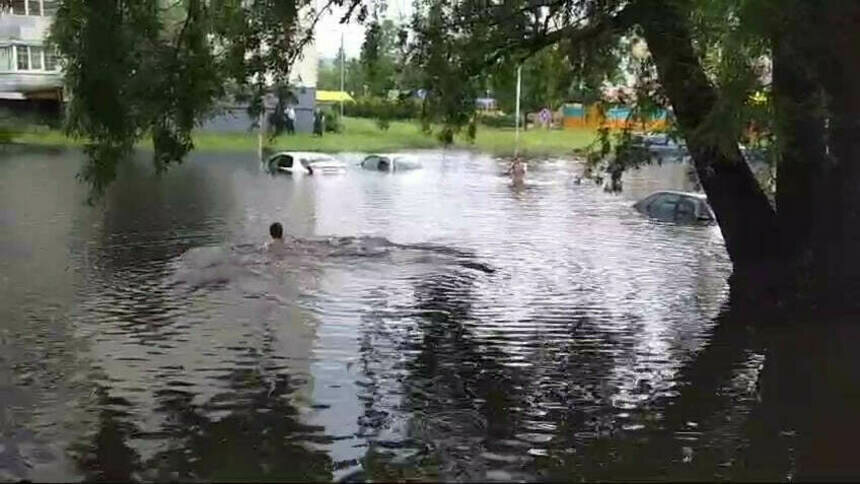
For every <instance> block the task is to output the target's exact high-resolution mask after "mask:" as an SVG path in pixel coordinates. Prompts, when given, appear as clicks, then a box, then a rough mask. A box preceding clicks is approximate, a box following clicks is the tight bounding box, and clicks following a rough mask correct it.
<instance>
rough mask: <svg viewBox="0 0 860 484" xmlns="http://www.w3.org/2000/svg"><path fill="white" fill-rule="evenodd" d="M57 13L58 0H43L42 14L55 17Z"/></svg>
mask: <svg viewBox="0 0 860 484" xmlns="http://www.w3.org/2000/svg"><path fill="white" fill-rule="evenodd" d="M56 14H57V0H42V15H44V16H46V17H53V16H54V15H56Z"/></svg>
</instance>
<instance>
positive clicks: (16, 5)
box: [12, 0, 27, 15]
mask: <svg viewBox="0 0 860 484" xmlns="http://www.w3.org/2000/svg"><path fill="white" fill-rule="evenodd" d="M12 13H13V14H15V15H27V0H12Z"/></svg>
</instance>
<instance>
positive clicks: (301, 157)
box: [266, 151, 346, 176]
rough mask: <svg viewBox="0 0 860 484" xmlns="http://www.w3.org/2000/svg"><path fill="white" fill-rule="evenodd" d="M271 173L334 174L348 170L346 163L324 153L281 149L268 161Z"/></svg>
mask: <svg viewBox="0 0 860 484" xmlns="http://www.w3.org/2000/svg"><path fill="white" fill-rule="evenodd" d="M266 166H267V168H268V170H269V172H270V173H287V174H290V175H297V176H298V175H315V174H322V175H334V174H339V173H343V172H345V171H346V165H345V164H344V163H343V162H341V161H338V160H337V159H336V158H334V157H332V156H330V155H326V154H323V153H312V152H298V151H281V152H279V153H275V154H274V155H272V156H270V157H269V159H268V160H267V161H266Z"/></svg>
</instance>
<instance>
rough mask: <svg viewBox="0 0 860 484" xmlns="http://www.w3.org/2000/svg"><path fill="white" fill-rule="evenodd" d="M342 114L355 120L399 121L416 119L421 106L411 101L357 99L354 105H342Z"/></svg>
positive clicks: (419, 113)
mask: <svg viewBox="0 0 860 484" xmlns="http://www.w3.org/2000/svg"><path fill="white" fill-rule="evenodd" d="M343 113H344V115H346V116H351V117H355V118H370V119H378V120H386V121H393V120H398V121H399V120H406V119H416V118H418V117H419V116H420V115H421V104H420V103H419V102H418V101H415V100H412V99H401V100H397V101H389V100H387V99H382V98H372V97H368V98H359V99H357V100H356V102H354V103H349V104H344V106H343Z"/></svg>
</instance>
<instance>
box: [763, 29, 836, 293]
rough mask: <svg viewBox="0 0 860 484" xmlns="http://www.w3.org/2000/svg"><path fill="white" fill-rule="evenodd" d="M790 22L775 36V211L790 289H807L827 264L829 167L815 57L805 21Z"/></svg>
mask: <svg viewBox="0 0 860 484" xmlns="http://www.w3.org/2000/svg"><path fill="white" fill-rule="evenodd" d="M800 20H801V19H799V18H789V19H788V22H787V28H786V29H785V30H784V31H782V32H777V33H775V34H774V37H775V38H774V43H773V101H774V107H775V110H776V132H777V137H778V138H777V139H778V149H779V160H778V162H779V164H778V165H777V182H776V209H777V218H778V222H779V229H780V242H781V250H782V257H783V258H784V259H785V261H786V264H787V266H788V268H789V270H790V272H791V274H792V276H793V277H792V279H793V282H794V284H793V286H794V287H795V288H796V289H797V290H799V291H803V290H809V289H813V290H814V286H817V285H818V284H817V283H816V280H817V279H821V278H820V277H819V276H817V275H816V272H818V271H820V270H821V268H822V265H826V248H825V244H824V242H825V241H827V240H829V239H830V238H831V237H832V228H833V227H834V226H835V224H834V221H833V217H832V215H833V213H832V211H831V210H829V209H828V207H829V206H830V204H831V203H832V200H830V198H831V194H832V189H831V188H832V182H833V178H832V166H831V160H830V157H829V156H828V154H827V145H826V142H825V140H826V125H827V116H826V114H825V101H824V93H823V90H822V87H821V84H820V83H819V80H818V79H817V76H816V74H815V67H814V65H815V60H814V57H815V54H814V50H813V49H812V47H811V46H809V45H805V41H806V39H809V38H810V37H809V36H810V35H812V33H811V32H807V31H805V30H806V28H807V26H806V25H804V24H805V23H806V22H805V21H806V19H805V18H804V19H803V20H804V21H803V22H800Z"/></svg>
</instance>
